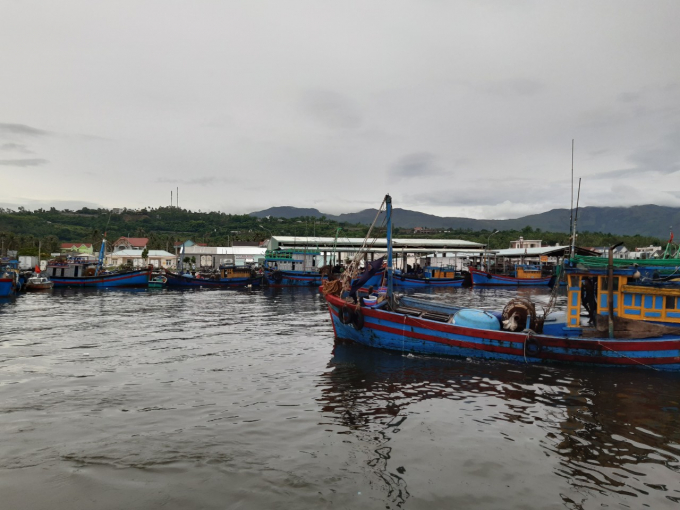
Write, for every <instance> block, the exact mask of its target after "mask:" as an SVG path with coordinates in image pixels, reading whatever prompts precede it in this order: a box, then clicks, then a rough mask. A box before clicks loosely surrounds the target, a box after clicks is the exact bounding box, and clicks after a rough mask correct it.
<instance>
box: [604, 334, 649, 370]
mask: <svg viewBox="0 0 680 510" xmlns="http://www.w3.org/2000/svg"><path fill="white" fill-rule="evenodd" d="M597 343H598V344H599V345H601V346H602V347H604V348H605V349H607V350H609V351H611V352H613V353H614V354H618V355H619V356H621V357H622V358H626V359H629V360H631V361H634V362H635V363H637V364H639V365H642V366H643V367H646V368H651V369H652V370H656V371H657V372H660V370H659V369H658V368H654V367H653V366H651V365H647V364H645V363H643V362H642V361H638V360H636V359H635V358H631V357H630V356H626V355H625V354H622V353H620V352H619V351H615V350H614V349H612V348H610V347H607V346H606V345H604V344H603V343H602V342H601V341H600V340H598V341H597Z"/></svg>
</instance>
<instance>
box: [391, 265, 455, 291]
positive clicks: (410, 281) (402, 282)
mask: <svg viewBox="0 0 680 510" xmlns="http://www.w3.org/2000/svg"><path fill="white" fill-rule="evenodd" d="M434 275H436V276H434ZM464 282H465V277H464V276H462V275H458V274H456V271H455V270H454V269H448V270H447V269H443V268H436V267H426V268H425V271H424V272H423V273H422V274H413V273H403V272H401V271H395V273H394V286H395V287H462V286H463V283H464Z"/></svg>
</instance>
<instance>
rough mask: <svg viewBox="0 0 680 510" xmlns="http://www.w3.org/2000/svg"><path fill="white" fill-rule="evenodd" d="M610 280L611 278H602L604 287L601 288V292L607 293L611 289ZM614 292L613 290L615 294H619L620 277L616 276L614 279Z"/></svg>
mask: <svg viewBox="0 0 680 510" xmlns="http://www.w3.org/2000/svg"><path fill="white" fill-rule="evenodd" d="M608 278H609V277H607V276H603V277H602V286H601V287H600V291H601V292H607V290H608V289H609V282H608ZM612 290H613V291H614V292H618V291H619V277H618V276H615V277H614V285H613V287H612Z"/></svg>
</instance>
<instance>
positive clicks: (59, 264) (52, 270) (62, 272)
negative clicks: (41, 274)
mask: <svg viewBox="0 0 680 510" xmlns="http://www.w3.org/2000/svg"><path fill="white" fill-rule="evenodd" d="M96 272H97V259H96V258H92V257H69V258H58V259H54V260H50V261H49V262H48V263H47V267H46V268H45V274H47V276H49V277H57V278H79V277H83V276H94V275H95V274H96Z"/></svg>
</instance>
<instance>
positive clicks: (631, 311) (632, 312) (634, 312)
mask: <svg viewBox="0 0 680 510" xmlns="http://www.w3.org/2000/svg"><path fill="white" fill-rule="evenodd" d="M623 313H627V314H628V315H640V310H635V309H632V308H624V309H623Z"/></svg>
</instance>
